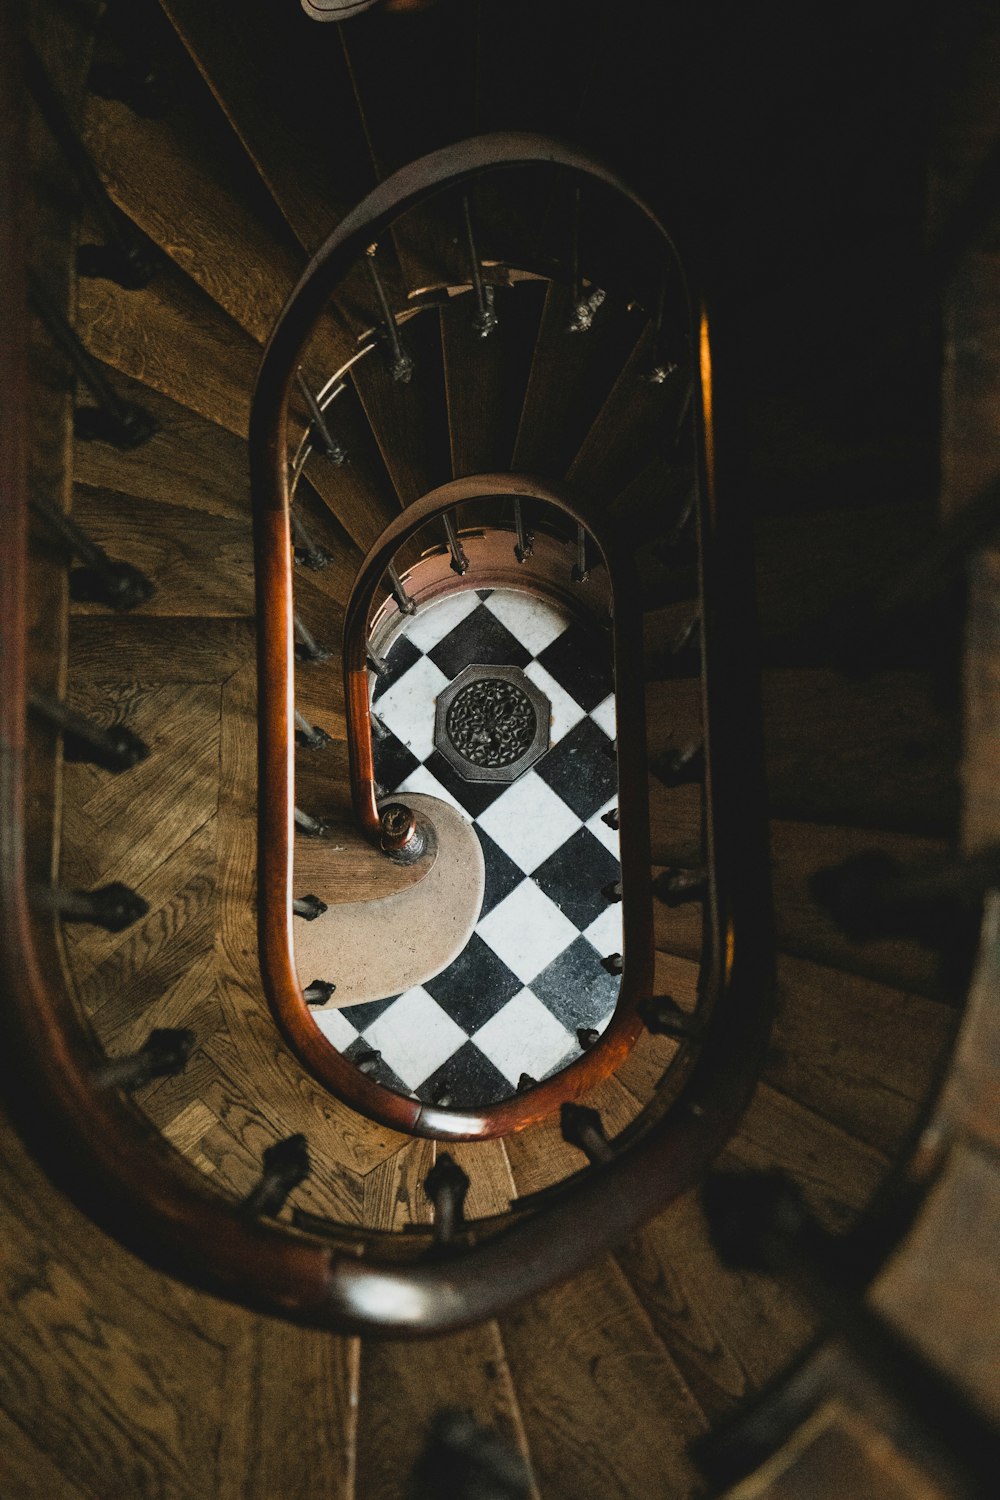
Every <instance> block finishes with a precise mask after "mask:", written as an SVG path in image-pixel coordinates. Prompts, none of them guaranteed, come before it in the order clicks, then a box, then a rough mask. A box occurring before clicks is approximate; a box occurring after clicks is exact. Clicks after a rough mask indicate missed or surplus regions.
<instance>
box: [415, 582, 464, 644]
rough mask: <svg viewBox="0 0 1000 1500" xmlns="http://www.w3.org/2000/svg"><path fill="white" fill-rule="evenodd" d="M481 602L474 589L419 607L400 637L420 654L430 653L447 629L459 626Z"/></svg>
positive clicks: (443, 636)
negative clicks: (422, 652)
mask: <svg viewBox="0 0 1000 1500" xmlns="http://www.w3.org/2000/svg"><path fill="white" fill-rule="evenodd" d="M481 603H482V600H481V599H480V597H479V595H478V594H477V593H476V591H475V589H463V590H462V592H461V593H459V594H450V595H449V596H448V598H447V599H438V600H436V601H435V602H434V603H433V604H422V605H421V606H420V608H419V609H418V610H417V612H416V614H415V615H411V616H410V618H409V619H408V620H407V622H406V629H405V630H404V631H403V632H402V634H404V635H405V636H406V639H407V640H408V641H411V642H412V643H413V645H414V646H416V647H417V649H418V650H419V651H433V649H434V647H435V646H436V645H437V643H438V641H443V640H444V638H445V636H446V635H447V634H448V632H449V630H454V628H455V626H456V625H461V623H462V621H463V620H464V619H465V617H466V615H471V614H472V611H473V610H474V609H475V608H476V607H477V606H478V605H479V604H481Z"/></svg>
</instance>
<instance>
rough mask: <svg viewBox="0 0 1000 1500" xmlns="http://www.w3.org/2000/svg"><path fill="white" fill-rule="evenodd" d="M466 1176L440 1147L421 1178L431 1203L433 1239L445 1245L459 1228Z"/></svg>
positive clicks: (465, 1190) (466, 1188) (466, 1181)
mask: <svg viewBox="0 0 1000 1500" xmlns="http://www.w3.org/2000/svg"><path fill="white" fill-rule="evenodd" d="M468 1191H469V1179H468V1177H467V1176H466V1174H465V1173H464V1172H463V1171H462V1168H461V1167H460V1166H459V1165H458V1163H457V1161H455V1159H454V1157H452V1156H449V1154H448V1152H447V1151H442V1153H441V1155H440V1156H439V1157H438V1159H437V1161H436V1162H435V1163H434V1165H433V1167H431V1169H430V1171H429V1172H428V1173H427V1176H426V1177H425V1178H424V1192H425V1193H426V1194H427V1196H428V1198H429V1199H430V1200H431V1202H432V1203H433V1205H434V1243H435V1244H436V1245H447V1244H449V1243H450V1242H451V1240H453V1239H454V1237H455V1234H456V1232H457V1231H458V1230H459V1229H460V1228H461V1226H462V1222H463V1218H464V1214H465V1195H466V1193H467V1192H468Z"/></svg>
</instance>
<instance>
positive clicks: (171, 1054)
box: [91, 1027, 197, 1091]
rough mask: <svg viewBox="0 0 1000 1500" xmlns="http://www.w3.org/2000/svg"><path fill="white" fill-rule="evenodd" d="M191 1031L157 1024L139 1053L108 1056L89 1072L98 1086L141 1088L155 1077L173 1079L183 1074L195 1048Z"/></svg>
mask: <svg viewBox="0 0 1000 1500" xmlns="http://www.w3.org/2000/svg"><path fill="white" fill-rule="evenodd" d="M196 1040H197V1038H196V1037H195V1034H194V1032H193V1031H188V1030H186V1029H184V1030H168V1029H165V1028H160V1027H157V1028H156V1029H155V1030H153V1031H151V1032H150V1033H149V1036H148V1037H147V1038H146V1041H145V1042H144V1044H143V1045H142V1046H141V1047H140V1048H139V1050H138V1052H130V1053H129V1055H128V1056H127V1057H109V1058H107V1059H106V1060H105V1061H104V1062H102V1063H99V1064H98V1066H97V1067H96V1068H95V1069H94V1071H93V1073H92V1074H91V1079H92V1081H93V1083H94V1084H95V1085H96V1086H97V1087H98V1088H107V1089H110V1088H118V1089H125V1090H126V1091H130V1090H132V1089H141V1088H142V1087H143V1086H144V1085H145V1084H147V1083H150V1082H152V1080H153V1079H154V1078H175V1077H176V1076H177V1074H178V1073H183V1071H184V1069H185V1067H186V1066H187V1061H188V1058H189V1057H190V1056H191V1053H192V1052H193V1051H194V1044H195V1041H196Z"/></svg>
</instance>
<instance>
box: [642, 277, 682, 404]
mask: <svg viewBox="0 0 1000 1500" xmlns="http://www.w3.org/2000/svg"><path fill="white" fill-rule="evenodd" d="M666 304H667V290H666V287H665V286H664V287H661V288H660V294H659V296H658V297H657V299H656V315H655V317H654V319H653V336H652V340H651V345H652V357H651V360H650V364H649V366H648V368H647V369H646V372H645V376H644V378H645V379H646V380H647V381H648V382H649V384H650V385H665V384H666V382H667V381H668V380H669V379H670V377H671V375H673V374H674V373H675V372H676V371H677V370H678V368H679V366H678V364H677V362H676V360H672V359H669V358H668V357H667V355H666V352H665V345H666V334H665V331H664V328H665V322H666V318H665V314H666Z"/></svg>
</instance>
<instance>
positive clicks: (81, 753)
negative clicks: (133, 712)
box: [28, 692, 149, 772]
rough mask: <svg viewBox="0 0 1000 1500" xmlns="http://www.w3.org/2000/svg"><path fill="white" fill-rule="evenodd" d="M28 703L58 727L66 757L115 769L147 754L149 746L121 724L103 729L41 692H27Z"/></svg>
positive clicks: (135, 763) (126, 769)
mask: <svg viewBox="0 0 1000 1500" xmlns="http://www.w3.org/2000/svg"><path fill="white" fill-rule="evenodd" d="M28 703H29V705H30V706H31V708H32V709H33V710H34V711H35V713H37V714H40V715H41V716H42V717H43V718H44V719H47V720H48V722H49V723H50V724H53V725H55V727H56V728H57V729H61V730H62V733H63V755H64V756H65V758H66V759H67V760H74V761H87V762H88V763H89V764H90V765H94V766H100V767H101V768H102V770H105V771H115V772H119V771H128V770H130V769H131V768H132V766H135V765H138V764H139V762H140V761H141V760H145V759H146V757H147V755H148V754H149V746H148V745H147V744H146V743H145V742H144V741H143V740H141V739H140V738H139V736H138V735H137V734H133V732H132V730H131V729H126V727H125V725H124V724H112V725H111V726H110V728H108V729H104V728H103V727H102V726H101V725H100V724H95V723H94V722H93V721H92V720H91V719H87V718H85V717H84V715H83V714H79V713H77V712H76V710H75V709H72V708H70V707H69V705H68V704H67V703H60V702H59V700H58V699H57V698H50V697H48V695H47V694H45V693H37V692H32V693H29V695H28Z"/></svg>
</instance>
